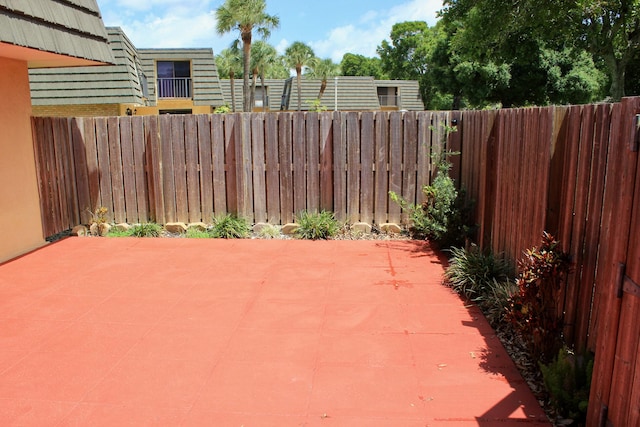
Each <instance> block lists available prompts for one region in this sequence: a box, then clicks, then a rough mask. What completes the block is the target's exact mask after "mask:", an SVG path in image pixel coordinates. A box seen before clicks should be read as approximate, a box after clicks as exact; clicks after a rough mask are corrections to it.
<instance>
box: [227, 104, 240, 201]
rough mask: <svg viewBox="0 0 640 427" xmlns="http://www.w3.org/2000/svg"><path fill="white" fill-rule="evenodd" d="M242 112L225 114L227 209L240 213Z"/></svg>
mask: <svg viewBox="0 0 640 427" xmlns="http://www.w3.org/2000/svg"><path fill="white" fill-rule="evenodd" d="M240 116H241V114H240V113H235V114H225V115H224V170H225V171H226V196H227V207H226V209H227V211H228V212H231V213H236V214H237V213H238V181H237V179H236V175H237V157H236V155H237V154H236V132H237V126H236V121H238V120H240Z"/></svg>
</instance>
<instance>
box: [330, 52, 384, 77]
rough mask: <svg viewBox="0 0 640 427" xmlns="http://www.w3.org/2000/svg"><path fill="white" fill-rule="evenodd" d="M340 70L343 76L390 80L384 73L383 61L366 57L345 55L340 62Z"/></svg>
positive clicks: (351, 54)
mask: <svg viewBox="0 0 640 427" xmlns="http://www.w3.org/2000/svg"><path fill="white" fill-rule="evenodd" d="M340 69H341V71H342V75H343V76H373V78H374V79H377V80H386V79H388V78H389V76H387V75H386V74H385V72H384V71H382V60H381V59H380V58H367V57H366V56H364V55H358V54H354V53H345V54H344V55H343V56H342V61H341V62H340Z"/></svg>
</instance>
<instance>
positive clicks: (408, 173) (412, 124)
mask: <svg viewBox="0 0 640 427" xmlns="http://www.w3.org/2000/svg"><path fill="white" fill-rule="evenodd" d="M403 119H404V120H403V122H404V126H403V127H404V134H403V138H402V139H403V147H402V149H403V154H402V157H403V162H402V163H403V173H402V197H403V199H404V200H406V201H407V202H409V203H411V204H416V202H417V198H416V196H417V194H416V182H417V172H418V169H417V157H418V144H417V141H418V128H417V126H418V123H417V122H416V116H415V113H413V112H411V111H410V112H406V113H404V115H403ZM403 217H404V218H403V219H404V221H405V222H406V221H408V213H407V212H405V213H404V214H403Z"/></svg>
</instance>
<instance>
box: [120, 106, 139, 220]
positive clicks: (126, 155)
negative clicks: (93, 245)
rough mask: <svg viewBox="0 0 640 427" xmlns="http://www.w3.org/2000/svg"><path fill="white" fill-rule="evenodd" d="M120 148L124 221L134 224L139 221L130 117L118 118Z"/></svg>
mask: <svg viewBox="0 0 640 427" xmlns="http://www.w3.org/2000/svg"><path fill="white" fill-rule="evenodd" d="M120 147H121V149H122V172H123V185H124V202H125V221H126V222H129V223H136V222H138V221H139V220H138V201H137V197H136V196H137V193H136V176H135V172H136V170H135V162H134V156H133V135H132V129H131V117H121V118H120Z"/></svg>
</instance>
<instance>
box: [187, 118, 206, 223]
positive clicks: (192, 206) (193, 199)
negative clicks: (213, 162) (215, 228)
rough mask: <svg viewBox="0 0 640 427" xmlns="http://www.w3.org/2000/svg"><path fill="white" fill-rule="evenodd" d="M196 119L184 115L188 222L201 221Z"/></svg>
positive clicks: (200, 166)
mask: <svg viewBox="0 0 640 427" xmlns="http://www.w3.org/2000/svg"><path fill="white" fill-rule="evenodd" d="M197 120H198V118H197V116H191V115H186V116H185V117H184V145H185V151H186V153H185V161H186V169H187V206H188V211H189V213H188V221H189V222H199V221H202V203H201V200H202V199H201V197H200V186H201V184H200V173H201V168H202V165H200V153H199V144H198V121H197Z"/></svg>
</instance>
